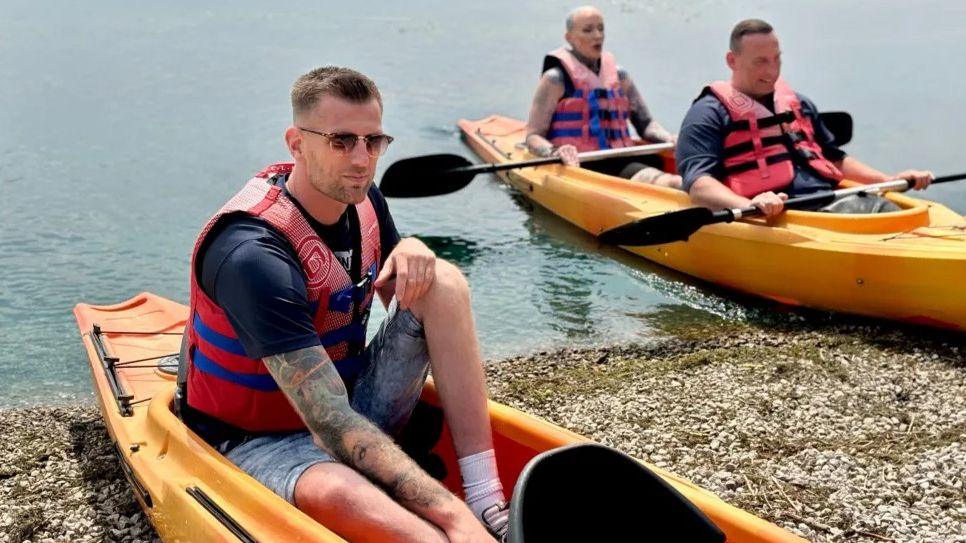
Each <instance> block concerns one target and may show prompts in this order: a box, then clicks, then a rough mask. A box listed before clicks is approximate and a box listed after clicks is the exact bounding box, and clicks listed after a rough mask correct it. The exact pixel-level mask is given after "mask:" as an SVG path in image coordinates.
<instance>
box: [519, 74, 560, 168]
mask: <svg viewBox="0 0 966 543" xmlns="http://www.w3.org/2000/svg"><path fill="white" fill-rule="evenodd" d="M563 93H564V84H563V75H562V74H561V73H560V69H558V68H552V69H550V70H547V71H546V72H544V74H543V76H542V77H541V78H540V83H539V84H537V90H536V92H534V95H533V104H532V105H531V106H530V116H529V118H528V119H527V147H528V148H529V149H530V152H531V153H533V154H535V155H537V156H549V155H550V153H552V152H553V145H551V144H550V142H549V141H547V133H548V132H550V122H551V120H552V119H553V112H554V111H555V110H556V109H557V102H559V101H560V99H561V98H563Z"/></svg>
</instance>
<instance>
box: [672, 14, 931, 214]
mask: <svg viewBox="0 0 966 543" xmlns="http://www.w3.org/2000/svg"><path fill="white" fill-rule="evenodd" d="M725 58H726V61H727V63H728V67H729V68H730V69H731V81H730V82H728V81H716V82H714V83H712V84H711V85H709V86H707V87H705V88H704V90H703V91H702V92H701V94H700V95H699V96H698V98H697V99H696V100H695V101H694V104H693V105H692V106H691V109H690V110H689V111H688V113H687V115H686V116H685V118H684V122H683V123H682V125H681V133H680V137H679V139H678V144H677V150H676V154H677V157H676V158H677V167H678V171H679V172H681V175H682V176H683V177H684V189H685V190H687V191H688V193H689V194H690V195H691V199H692V200H693V201H694V202H695V203H696V204H698V205H702V206H705V207H709V208H712V209H726V208H728V209H734V208H741V207H746V206H749V205H754V206H755V207H757V208H759V209H760V210H761V211H762V212H763V213H764V214H765V215H767V216H774V215H776V214H778V213H780V212H781V211H782V207H783V202H784V200H786V199H787V198H788V196H789V195H792V196H800V195H803V194H808V193H813V192H817V191H826V190H831V189H832V188H834V187H835V186H836V185H837V184H838V182H839V181H841V180H842V179H843V178H844V179H851V180H853V181H858V182H861V183H878V182H881V181H888V180H891V179H896V178H902V179H908V180H910V181H914V182H915V188H916V189H924V188H926V187H927V186H929V183H930V182H931V181H932V178H933V175H932V173H930V172H928V171H921V170H905V171H902V172H899V173H897V174H895V175H893V176H889V175H886V174H884V173H882V172H880V171H878V170H876V169H874V168H872V167H870V166H867V165H866V164H863V163H862V162H859V161H858V160H857V159H855V158H854V157H850V156H848V155H846V154H845V153H844V152H842V151H841V150H840V149H839V148H838V147H836V146H835V139H834V137H833V135H832V133H831V132H829V131H828V129H827V128H826V127H825V125H824V124H823V123H822V121H821V119H820V118H819V117H818V109H817V108H816V107H815V104H813V103H812V101H811V100H809V99H808V98H806V97H804V96H802V95H801V94H798V93H796V92H795V91H794V90H792V88H791V87H789V86H788V84H787V83H785V81H784V80H782V78H781V77H780V74H781V49H780V47H779V44H778V37H777V36H776V35H775V33H774V30H773V29H772V27H771V25H769V24H768V23H766V22H764V21H761V20H758V19H748V20H745V21H741V22H740V23H738V24H737V25H735V27H734V29H733V30H732V31H731V43H730V50H729V51H728V53H727V55H726V57H725ZM896 209H899V207H898V206H896V205H895V204H894V203H892V202H890V201H888V200H886V199H885V198H881V197H878V196H851V197H846V198H843V199H842V200H839V201H838V202H835V203H833V204H830V205H829V206H826V208H823V210H825V211H831V212H836V213H875V212H881V211H893V210H896Z"/></svg>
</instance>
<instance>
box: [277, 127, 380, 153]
mask: <svg viewBox="0 0 966 543" xmlns="http://www.w3.org/2000/svg"><path fill="white" fill-rule="evenodd" d="M296 128H298V129H299V130H302V131H303V132H310V133H312V134H317V135H319V136H322V137H323V138H325V139H327V140H329V147H331V148H332V149H333V150H334V151H339V152H340V153H345V154H349V153H351V152H352V150H353V149H354V148H355V146H356V142H359V141H365V142H366V152H367V153H369V156H371V157H378V156H382V155H383V154H385V152H386V149H388V148H389V144H390V143H392V140H393V137H392V136H389V135H387V134H369V135H368V136H357V135H355V134H336V133H333V132H319V131H317V130H310V129H308V128H302V127H301V126H297V127H296Z"/></svg>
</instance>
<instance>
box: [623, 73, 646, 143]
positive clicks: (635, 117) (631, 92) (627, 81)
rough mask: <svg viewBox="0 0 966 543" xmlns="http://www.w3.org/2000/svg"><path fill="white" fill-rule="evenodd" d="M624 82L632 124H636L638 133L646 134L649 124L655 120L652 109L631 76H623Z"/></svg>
mask: <svg viewBox="0 0 966 543" xmlns="http://www.w3.org/2000/svg"><path fill="white" fill-rule="evenodd" d="M622 83H623V85H624V92H625V94H626V95H627V101H628V109H630V114H631V115H630V118H631V124H632V125H634V128H635V129H636V130H637V133H638V134H640V135H641V136H644V133H645V132H646V131H647V128H648V125H650V124H651V121H653V120H654V119H653V118H652V117H651V111H650V110H649V109H648V107H647V103H646V102H644V97H643V96H641V92H640V91H639V90H637V85H635V84H634V81H633V80H631V78H630V76H628V75H625V76H624V77H623V78H622Z"/></svg>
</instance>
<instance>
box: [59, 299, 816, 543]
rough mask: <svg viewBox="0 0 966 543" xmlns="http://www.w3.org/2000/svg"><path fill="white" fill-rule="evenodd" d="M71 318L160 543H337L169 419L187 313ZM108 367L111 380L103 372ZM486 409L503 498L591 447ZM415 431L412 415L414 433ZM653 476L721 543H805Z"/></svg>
mask: <svg viewBox="0 0 966 543" xmlns="http://www.w3.org/2000/svg"><path fill="white" fill-rule="evenodd" d="M74 314H75V316H76V319H77V324H78V327H79V329H80V332H81V335H82V338H83V342H84V345H85V347H86V349H87V353H88V357H89V361H90V368H91V373H92V376H93V381H94V388H95V392H96V396H97V399H98V402H99V404H100V409H101V412H102V414H103V416H104V421H105V424H106V426H107V429H108V432H109V434H110V437H111V439H112V440H113V442H114V443H115V445H116V449H117V452H118V457H119V461H120V462H121V465H122V468H123V469H124V471H125V474H126V476H127V477H128V480H129V482H131V485H132V488H133V489H134V493H135V496H136V497H137V499H138V502H139V503H140V505H141V507H142V508H143V509H144V511H145V513H146V514H147V516H148V518H149V519H150V520H151V522H152V524H153V525H154V527H155V528H156V530H157V532H158V534H159V535H160V536H161V538H162V539H163V540H165V541H239V540H241V541H306V542H308V541H313V542H336V541H343V540H342V539H341V538H340V537H339V536H338V535H336V534H335V533H332V532H330V531H329V530H327V529H326V528H325V527H324V526H321V525H320V524H318V523H316V522H315V521H313V520H312V519H311V518H309V517H308V516H306V515H305V514H303V513H302V512H300V511H299V510H298V509H296V508H295V507H293V506H291V505H290V504H288V503H287V502H285V501H284V500H282V499H281V498H279V497H278V496H276V495H275V494H274V493H272V492H271V491H269V490H268V489H267V488H265V487H264V486H262V485H261V484H259V483H258V482H257V481H255V480H254V479H252V478H251V477H249V476H248V475H247V474H245V473H244V472H242V471H241V470H239V469H238V468H237V467H235V466H234V465H233V464H232V463H231V462H229V461H228V460H227V459H225V458H224V457H223V456H222V455H221V454H219V453H218V452H217V451H215V450H214V449H213V448H211V447H210V446H209V445H208V444H207V443H205V442H204V441H203V440H202V439H200V438H199V437H198V436H197V435H195V434H194V433H193V432H192V431H191V430H189V429H188V428H187V427H186V426H185V425H184V424H182V423H181V421H180V419H178V418H177V417H176V416H175V415H174V414H173V413H172V411H171V405H172V399H173V395H174V388H175V376H174V375H173V374H170V373H166V372H163V371H160V370H159V369H158V368H157V367H156V365H155V359H156V358H158V357H163V356H165V355H170V354H173V353H176V352H177V351H178V349H179V347H180V341H181V338H180V335H179V334H180V332H181V331H182V330H183V328H184V324H185V322H186V319H187V316H188V308H187V307H185V306H184V305H181V304H178V303H176V302H173V301H170V300H167V299H164V298H162V297H160V296H156V295H154V294H150V293H142V294H139V295H137V296H135V297H133V298H131V299H130V300H127V301H125V302H122V303H120V304H116V305H108V306H94V305H88V304H78V305H77V306H76V307H75V308H74ZM112 361H113V362H112ZM112 364H113V367H114V371H113V372H112V371H110V370H109V368H108V366H110V365H112ZM119 398H120V399H119ZM438 405H439V403H438V398H437V396H436V393H435V389H434V387H433V385H432V383H431V382H430V383H427V386H426V387H425V389H424V391H423V396H422V403H421V406H420V408H425V409H427V410H430V411H432V410H435V409H438V408H437V407H436V406H438ZM420 408H417V409H420ZM489 410H490V417H491V421H492V426H493V437H494V446H495V449H496V451H497V457H498V462H499V466H500V478H501V479H502V482H503V486H504V488H506V489H512V488H513V487H514V485H515V483H516V480H517V478H518V476H519V474H520V472H521V471H522V470H523V467H524V466H525V465H526V463H527V462H528V461H529V460H530V459H531V458H533V457H534V456H536V455H538V454H540V453H541V452H544V451H547V450H549V449H552V448H556V447H560V446H563V445H567V444H572V443H580V442H586V441H588V440H587V439H586V438H584V437H582V436H580V435H577V434H575V433H573V432H570V431H568V430H565V429H563V428H560V427H559V426H555V425H553V424H551V423H549V422H547V421H544V420H541V419H538V418H536V417H533V416H530V415H527V414H525V413H522V412H520V411H518V410H516V409H513V408H511V407H508V406H505V405H502V404H499V403H496V402H492V401H491V402H489ZM425 420H429V419H425ZM438 420H439V421H440V422H439V424H440V428H439V429H438V430H437V431H436V432H433V431H432V430H430V432H429V435H431V436H432V437H431V438H430V439H431V441H432V443H431V446H428V447H427V448H428V450H429V451H430V453H429V454H430V455H432V456H435V457H436V459H437V461H438V463H439V465H441V466H442V470H439V469H437V470H436V472H437V473H436V474H437V475H438V476H439V478H440V479H441V480H442V482H443V484H445V485H446V486H447V487H448V488H450V489H451V490H452V491H453V492H455V493H457V494H459V492H460V488H461V487H460V480H459V471H458V467H457V464H456V456H455V453H454V451H453V448H452V442H451V439H450V435H449V432H448V430H447V429H446V428H445V424H443V423H442V422H441V421H442V417H439V419H438ZM418 424H420V423H419V422H417V417H415V416H414V420H413V422H412V423H411V426H412V425H418ZM648 467H650V468H651V469H652V470H653V471H655V472H656V473H657V474H659V475H660V476H661V477H663V478H664V479H665V480H667V481H668V482H670V483H671V485H672V486H674V487H675V488H676V489H677V490H678V491H679V492H681V493H682V494H683V495H684V496H685V497H687V498H688V499H689V500H691V501H692V502H693V503H694V504H695V505H696V506H697V507H698V508H700V509H701V510H702V511H703V512H704V513H705V514H706V515H707V516H708V517H709V518H710V519H711V520H712V521H714V522H715V524H717V525H718V526H719V528H721V530H722V531H723V532H725V534H726V535H727V538H728V541H732V542H747V543H759V542H762V543H764V542H770V543H775V542H801V541H804V540H803V539H801V538H799V537H797V536H794V535H792V534H790V533H788V532H787V531H785V530H782V529H781V528H779V527H777V526H775V525H773V524H771V523H769V522H766V521H764V520H762V519H760V518H757V517H755V516H753V515H751V514H750V513H747V512H745V511H742V510H740V509H737V508H735V507H733V506H730V505H728V504H727V503H725V502H723V501H722V500H720V499H719V498H717V497H716V496H714V495H713V494H711V493H709V492H707V491H705V490H703V489H701V488H699V487H697V486H695V485H694V484H693V483H690V482H689V481H687V480H685V479H682V478H680V477H677V476H674V475H672V474H670V473H667V472H665V471H663V470H661V469H659V468H656V467H654V466H648ZM642 506H643V504H642Z"/></svg>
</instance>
